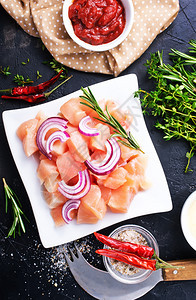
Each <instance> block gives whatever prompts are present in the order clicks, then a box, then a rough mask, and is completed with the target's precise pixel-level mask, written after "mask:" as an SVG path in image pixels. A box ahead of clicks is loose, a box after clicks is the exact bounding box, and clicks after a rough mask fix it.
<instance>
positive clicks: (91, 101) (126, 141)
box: [80, 87, 143, 152]
mask: <svg viewBox="0 0 196 300" xmlns="http://www.w3.org/2000/svg"><path fill="white" fill-rule="evenodd" d="M81 90H82V91H83V94H84V96H80V98H82V99H84V100H86V101H87V103H86V102H81V104H83V105H86V106H88V107H90V108H92V109H93V110H94V111H96V112H97V114H98V116H99V118H96V117H95V119H97V120H98V121H101V122H102V123H105V124H108V125H109V126H111V127H112V128H114V134H112V137H117V138H119V139H118V140H117V141H118V142H120V143H121V144H123V145H125V146H127V147H129V148H134V149H137V150H140V151H141V152H143V151H142V150H141V149H140V146H139V145H138V143H137V142H136V140H135V139H134V137H133V135H132V134H131V132H130V131H129V132H128V133H127V132H126V130H125V129H124V128H123V126H122V125H121V124H120V123H119V122H118V120H117V119H116V118H115V117H114V116H112V115H111V114H110V112H109V111H108V109H107V107H106V113H105V112H104V111H103V110H102V109H101V107H100V106H99V104H98V102H97V100H96V99H95V97H94V95H93V93H92V91H91V90H90V88H89V87H88V88H87V89H84V88H83V87H81Z"/></svg>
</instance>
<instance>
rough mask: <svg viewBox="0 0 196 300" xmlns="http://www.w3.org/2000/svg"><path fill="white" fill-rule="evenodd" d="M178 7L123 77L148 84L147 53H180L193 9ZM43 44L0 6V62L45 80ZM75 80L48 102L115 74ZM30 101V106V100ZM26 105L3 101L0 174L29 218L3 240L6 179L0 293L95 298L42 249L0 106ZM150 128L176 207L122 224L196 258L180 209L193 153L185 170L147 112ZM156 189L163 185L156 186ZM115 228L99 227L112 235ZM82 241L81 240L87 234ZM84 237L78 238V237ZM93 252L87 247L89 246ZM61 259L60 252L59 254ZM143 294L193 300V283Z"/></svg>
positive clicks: (173, 252)
mask: <svg viewBox="0 0 196 300" xmlns="http://www.w3.org/2000/svg"><path fill="white" fill-rule="evenodd" d="M180 6H181V9H180V12H179V14H178V16H177V18H176V20H175V21H174V22H173V24H172V25H171V26H170V27H169V28H168V29H167V30H166V31H164V32H163V33H162V34H160V35H159V36H158V37H157V38H156V39H155V41H154V42H153V44H152V45H151V46H150V47H149V49H148V50H147V51H146V52H145V53H144V54H143V55H142V56H141V58H140V59H138V60H137V61H136V62H135V63H134V64H132V65H131V66H130V67H128V68H127V69H126V70H125V71H124V72H123V73H122V74H121V75H120V76H122V75H125V74H129V73H135V74H137V76H138V80H139V86H140V87H142V88H143V89H150V88H151V87H152V84H151V82H149V80H148V78H147V73H146V69H145V67H144V63H145V62H146V60H147V59H148V58H149V53H150V52H155V51H157V50H161V49H163V50H164V59H165V61H166V62H168V52H169V50H170V48H177V49H179V50H181V51H185V50H186V49H187V43H188V41H189V40H190V39H196V12H195V1H194V0H183V1H180ZM41 45H42V44H41V42H40V40H39V39H37V38H33V37H31V36H29V35H27V34H26V33H25V32H24V31H23V30H22V29H21V28H20V27H19V26H18V25H17V24H16V22H15V21H14V20H13V19H12V18H11V17H10V16H9V15H8V14H7V13H6V12H5V11H4V9H3V8H2V7H1V6H0V65H2V66H7V65H9V66H10V69H11V72H12V75H13V74H16V73H18V74H23V75H24V76H26V75H29V76H30V78H33V79H36V71H37V70H39V71H40V73H41V74H42V75H43V77H42V79H41V80H39V82H42V81H45V80H47V79H48V78H50V77H51V76H52V75H53V71H52V70H51V69H50V68H49V67H47V66H45V65H43V64H42V62H43V61H45V60H50V59H51V56H50V54H49V53H48V52H47V50H45V51H42V49H41ZM27 58H29V59H30V62H29V64H27V65H26V66H23V65H22V64H21V62H22V61H26V60H27ZM69 74H72V75H73V76H74V78H73V79H72V80H71V81H70V82H69V83H68V84H67V85H66V86H62V87H61V88H60V89H58V90H57V91H55V93H54V94H53V95H51V96H50V98H49V100H48V101H52V100H54V99H57V98H58V97H61V96H63V95H66V94H69V93H71V92H73V91H75V90H77V89H79V88H80V87H81V86H87V85H91V84H94V83H98V82H101V81H103V80H108V79H111V78H113V77H112V76H109V75H101V74H94V73H91V74H90V73H83V72H78V71H74V70H71V69H69ZM12 78H13V76H9V77H8V78H4V77H3V76H1V77H0V89H3V88H9V87H12V86H13V85H14V84H13V82H12ZM29 106H30V105H29ZM22 107H28V104H27V103H23V102H19V101H3V100H0V110H1V114H0V118H1V120H0V137H1V144H0V145H1V147H0V178H3V177H5V178H6V180H7V182H8V184H9V185H10V186H11V187H12V188H13V189H14V191H15V192H16V194H17V195H18V196H19V197H20V199H21V200H22V204H23V210H24V211H25V213H26V215H27V216H28V218H29V220H30V223H26V230H27V232H26V234H23V235H22V236H21V237H18V236H17V237H16V238H15V239H13V238H9V239H6V238H5V236H6V234H7V232H8V229H9V227H10V225H11V222H12V219H11V216H10V214H8V215H6V214H5V201H4V192H3V184H2V182H1V183H0V299H2V300H4V299H14V300H15V299H38V300H39V299H55V300H56V299H57V300H61V299H81V300H84V299H92V297H91V296H89V295H88V294H87V293H86V292H85V291H83V290H82V289H81V288H80V287H79V286H78V284H77V283H76V282H75V281H74V279H73V277H72V276H71V274H70V272H69V270H68V269H66V270H63V271H62V270H61V269H62V268H61V269H60V267H54V261H52V259H53V257H57V254H56V249H44V248H43V246H42V245H41V243H40V239H39V235H38V231H37V228H36V225H35V220H34V216H33V213H32V209H31V206H30V203H29V200H28V196H27V194H26V191H25V189H24V186H23V183H22V181H21V179H20V177H19V174H18V172H17V169H16V166H15V164H14V161H13V158H12V155H11V152H10V150H9V147H8V144H7V140H6V136H5V132H4V128H3V123H2V112H3V111H4V110H8V109H15V108H22ZM146 123H147V127H148V130H149V133H150V135H151V138H152V140H153V143H154V145H155V148H156V150H157V152H158V155H159V158H160V160H161V163H162V165H163V169H164V171H165V175H166V178H167V181H168V185H169V189H170V192H171V196H172V201H173V210H172V211H170V212H167V213H160V214H154V215H148V216H142V217H138V218H134V219H131V220H130V221H129V220H127V221H125V222H122V223H121V224H126V223H133V224H138V225H141V226H144V227H145V228H146V229H148V230H149V231H151V232H152V234H153V235H154V236H155V237H156V239H157V240H158V243H159V247H160V254H161V257H162V258H163V259H165V260H174V259H184V258H195V257H196V252H195V251H194V250H193V249H192V248H191V247H190V246H189V245H188V243H187V242H186V240H185V238H184V236H183V233H182V230H181V226H180V213H181V209H182V206H183V203H184V201H185V200H186V198H187V197H188V196H189V194H190V193H191V192H193V191H194V190H195V189H196V180H195V179H196V175H195V174H196V157H194V158H193V159H192V163H191V167H192V169H193V170H194V172H193V173H188V174H184V166H185V164H186V158H185V153H186V152H187V151H188V150H189V147H188V145H187V144H186V143H185V142H183V141H170V142H165V141H164V140H163V139H162V137H163V134H162V132H160V131H158V130H156V129H155V128H154V127H153V124H154V119H153V118H151V117H147V118H146ZM160 193H161V191H160ZM115 227H116V225H115V226H111V227H109V228H107V229H104V230H102V233H104V234H109V233H110V232H111V230H113V229H114V228H115ZM84 241H86V239H84ZM79 242H81V241H79ZM87 244H89V245H90V246H91V247H92V248H96V241H95V239H94V237H93V236H89V237H87ZM91 253H92V251H91ZM86 257H87V258H88V259H89V261H90V262H91V263H92V264H93V265H95V266H98V267H100V268H102V267H103V266H102V263H101V262H100V261H98V258H97V257H94V256H93V255H91V254H87V255H86ZM57 260H58V257H57ZM140 299H142V300H151V299H152V300H155V299H166V300H170V299H173V300H174V299H179V300H189V299H196V283H195V282H194V281H187V282H161V283H159V284H158V285H157V286H156V287H155V288H154V289H153V290H151V291H150V292H149V293H148V294H146V295H145V296H143V297H141V298H140Z"/></svg>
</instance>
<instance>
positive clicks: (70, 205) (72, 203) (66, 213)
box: [62, 200, 80, 223]
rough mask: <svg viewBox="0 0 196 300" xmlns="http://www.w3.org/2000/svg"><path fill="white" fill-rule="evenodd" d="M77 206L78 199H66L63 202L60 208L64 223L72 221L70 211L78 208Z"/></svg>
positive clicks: (78, 203) (78, 204)
mask: <svg viewBox="0 0 196 300" xmlns="http://www.w3.org/2000/svg"><path fill="white" fill-rule="evenodd" d="M79 206H80V200H68V201H66V202H65V204H64V205H63V208H62V217H63V219H64V221H65V222H66V223H70V222H71V221H72V218H71V216H70V212H71V211H72V210H73V209H78V207H79Z"/></svg>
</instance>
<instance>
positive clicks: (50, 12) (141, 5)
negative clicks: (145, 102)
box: [0, 0, 179, 76]
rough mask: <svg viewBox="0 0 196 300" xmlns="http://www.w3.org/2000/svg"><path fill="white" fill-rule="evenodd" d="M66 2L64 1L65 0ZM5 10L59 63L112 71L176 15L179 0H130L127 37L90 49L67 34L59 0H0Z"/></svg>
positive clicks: (128, 61)
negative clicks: (131, 10) (131, 15)
mask: <svg viewBox="0 0 196 300" xmlns="http://www.w3.org/2000/svg"><path fill="white" fill-rule="evenodd" d="M65 1H66V0H65ZM0 2H1V4H2V6H3V7H4V8H5V9H6V11H7V12H8V13H9V14H10V15H11V16H12V17H13V18H14V19H15V20H16V21H17V22H18V24H19V25H20V26H21V27H22V28H23V29H24V30H25V31H26V32H27V33H29V34H30V35H32V36H35V37H40V38H41V39H42V41H43V43H44V45H45V46H46V48H47V49H48V50H49V52H50V53H51V54H52V56H53V57H54V58H55V59H56V60H57V61H59V62H61V63H62V64H64V65H66V66H68V67H70V68H73V69H77V70H80V71H85V72H98V73H104V74H114V76H117V75H118V74H119V73H120V72H122V71H123V70H124V69H126V68H127V67H128V66H129V65H130V64H132V63H133V62H134V61H135V60H136V59H137V58H138V57H140V56H141V55H142V53H143V52H144V51H145V50H146V49H147V48H148V47H149V45H150V44H151V43H152V41H153V40H154V39H155V37H156V36H157V35H158V34H159V33H160V32H162V31H163V30H165V29H166V28H167V27H168V26H169V25H170V24H171V22H172V21H173V20H174V19H175V17H176V16H177V13H178V10H179V2H178V0H143V1H142V0H133V5H134V23H133V27H132V29H131V31H130V34H129V35H128V37H127V38H126V39H125V40H124V42H123V43H121V44H120V45H119V46H117V47H116V48H114V49H111V50H109V51H105V52H91V51H89V50H85V49H84V48H82V47H80V46H78V45H77V44H76V43H75V42H74V41H73V40H72V39H71V38H70V37H69V35H68V34H67V32H66V30H65V27H64V25H63V19H62V7H63V1H62V0H0Z"/></svg>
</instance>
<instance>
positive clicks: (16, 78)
mask: <svg viewBox="0 0 196 300" xmlns="http://www.w3.org/2000/svg"><path fill="white" fill-rule="evenodd" d="M13 81H14V82H16V83H17V84H18V85H21V86H24V85H25V84H29V83H33V80H32V79H30V78H29V76H27V78H26V79H25V78H24V76H23V75H19V74H16V75H15V76H14V79H13Z"/></svg>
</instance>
